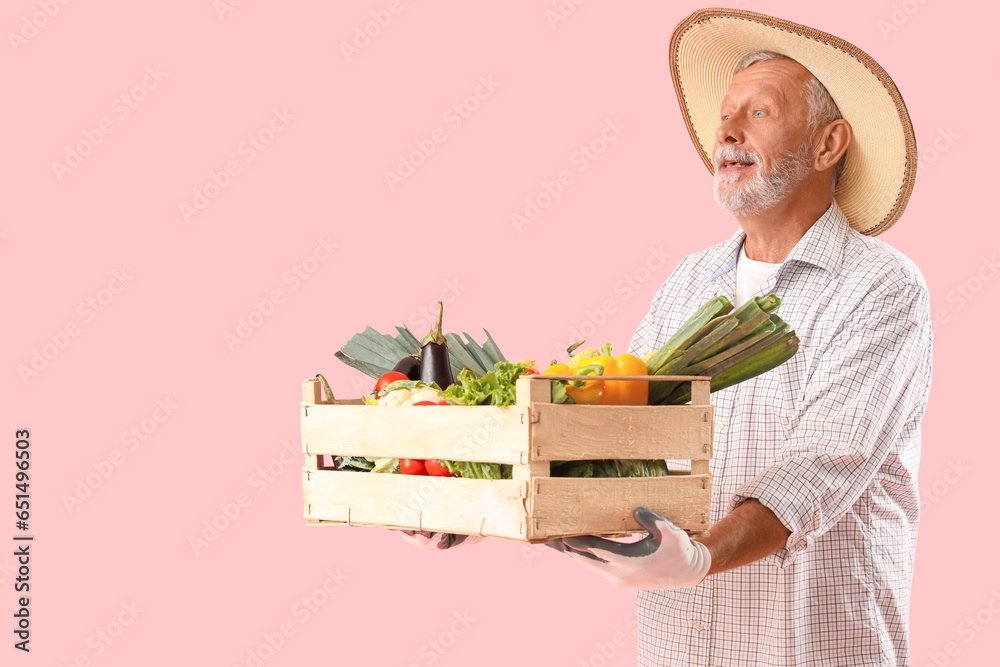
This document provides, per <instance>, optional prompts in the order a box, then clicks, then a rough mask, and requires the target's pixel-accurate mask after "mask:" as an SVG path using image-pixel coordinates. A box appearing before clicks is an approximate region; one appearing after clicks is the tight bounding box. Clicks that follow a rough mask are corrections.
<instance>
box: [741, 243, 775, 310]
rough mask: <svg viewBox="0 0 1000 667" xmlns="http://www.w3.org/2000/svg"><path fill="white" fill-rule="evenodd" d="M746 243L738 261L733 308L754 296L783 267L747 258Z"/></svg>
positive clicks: (742, 246)
mask: <svg viewBox="0 0 1000 667" xmlns="http://www.w3.org/2000/svg"><path fill="white" fill-rule="evenodd" d="M744 246H746V242H745V241H744V243H743V245H741V246H740V256H739V258H738V259H737V260H736V302H735V303H734V304H733V308H739V307H740V306H742V305H743V304H744V303H746V302H747V301H748V300H749V299H750V297H751V296H753V295H754V292H756V291H757V290H758V289H760V286H761V285H763V284H764V281H765V280H767V279H768V277H769V276H770V275H771V274H772V273H774V272H775V271H777V270H778V268H779V267H780V266H781V264H780V263H778V264H771V263H770V262H758V261H757V260H754V259H750V258H749V257H747V253H746V250H744V249H743V248H744Z"/></svg>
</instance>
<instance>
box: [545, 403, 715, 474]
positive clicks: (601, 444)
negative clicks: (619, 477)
mask: <svg viewBox="0 0 1000 667" xmlns="http://www.w3.org/2000/svg"><path fill="white" fill-rule="evenodd" d="M532 410H533V415H532V416H533V418H537V420H538V421H537V423H534V424H532V434H531V437H532V443H534V444H533V446H532V450H531V456H532V457H533V458H535V459H539V460H546V461H580V460H586V459H700V458H705V457H706V456H711V452H712V423H713V409H712V407H711V406H700V405H676V406H662V407H649V406H626V405H621V406H610V405H550V404H545V403H541V404H534V405H532Z"/></svg>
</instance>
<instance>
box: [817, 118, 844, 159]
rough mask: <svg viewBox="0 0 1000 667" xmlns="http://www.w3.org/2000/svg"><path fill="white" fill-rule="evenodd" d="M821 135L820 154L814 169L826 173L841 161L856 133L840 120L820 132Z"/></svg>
mask: <svg viewBox="0 0 1000 667" xmlns="http://www.w3.org/2000/svg"><path fill="white" fill-rule="evenodd" d="M819 134H820V144H819V152H818V153H817V154H816V159H815V161H814V163H813V167H814V168H815V169H816V171H826V170H827V169H830V168H831V167H833V166H834V165H836V164H837V161H838V160H840V157H841V156H842V155H843V154H844V151H846V150H847V147H848V146H850V145H851V140H852V139H853V137H854V133H853V132H852V130H851V124H850V123H848V122H847V121H846V120H844V119H843V118H839V119H837V120H835V121H833V122H831V123H830V124H828V125H827V126H826V127H824V128H823V129H822V130H820V133H819Z"/></svg>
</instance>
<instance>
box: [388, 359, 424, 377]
mask: <svg viewBox="0 0 1000 667" xmlns="http://www.w3.org/2000/svg"><path fill="white" fill-rule="evenodd" d="M392 370H393V372H395V373H402V374H403V375H405V376H406V377H408V378H409V379H411V380H419V379H420V355H419V354H411V355H409V356H406V357H403V358H402V359H400V360H399V361H398V362H397V363H396V365H395V366H393V367H392Z"/></svg>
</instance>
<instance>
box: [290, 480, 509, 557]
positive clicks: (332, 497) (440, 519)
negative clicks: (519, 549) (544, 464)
mask: <svg viewBox="0 0 1000 667" xmlns="http://www.w3.org/2000/svg"><path fill="white" fill-rule="evenodd" d="M527 487H528V485H527V483H526V482H518V481H515V480H507V479H501V480H491V479H453V478H447V477H424V476H411V475H393V474H380V473H365V472H347V471H337V470H312V469H309V468H304V469H303V470H302V489H303V500H304V503H305V518H306V519H307V520H309V521H332V522H338V523H350V525H358V526H383V527H388V528H406V529H412V530H419V529H423V530H432V531H433V530H437V531H447V532H451V533H462V534H466V535H485V536H487V537H505V538H508V539H513V540H524V538H525V531H526V521H527V515H526V510H525V507H524V498H525V496H526V495H527ZM373 498H378V502H371V500H372V499H373Z"/></svg>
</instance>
